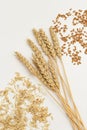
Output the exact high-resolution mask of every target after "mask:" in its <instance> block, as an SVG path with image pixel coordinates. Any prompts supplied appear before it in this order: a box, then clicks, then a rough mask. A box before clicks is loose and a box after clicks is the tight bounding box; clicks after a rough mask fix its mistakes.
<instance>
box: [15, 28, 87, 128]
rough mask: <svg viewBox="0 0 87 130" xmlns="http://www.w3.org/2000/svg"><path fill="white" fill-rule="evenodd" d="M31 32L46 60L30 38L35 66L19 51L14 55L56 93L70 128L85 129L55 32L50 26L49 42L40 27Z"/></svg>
mask: <svg viewBox="0 0 87 130" xmlns="http://www.w3.org/2000/svg"><path fill="white" fill-rule="evenodd" d="M33 33H34V36H35V37H36V39H37V41H38V44H39V45H40V47H41V48H42V50H43V52H44V53H45V54H46V55H47V56H48V61H46V60H45V58H44V57H43V55H42V52H41V51H40V50H39V49H38V47H37V46H36V45H35V44H34V43H33V42H32V40H30V39H28V40H27V42H28V44H29V46H30V47H31V49H32V50H33V53H34V54H33V56H32V61H33V64H34V66H35V67H33V66H32V65H31V64H30V63H29V61H28V60H27V59H26V58H25V57H23V56H22V55H21V54H20V53H18V52H16V56H17V57H18V59H19V60H20V61H21V62H22V63H23V64H24V65H25V66H26V67H27V68H28V70H29V71H30V72H31V73H32V74H33V75H35V76H36V77H37V78H38V79H39V80H40V81H41V82H42V83H43V84H44V85H45V86H46V87H47V88H49V89H50V90H51V91H53V93H54V94H56V96H57V97H58V100H59V102H60V104H61V105H62V109H63V110H64V111H65V113H66V114H67V116H68V118H69V120H70V122H71V124H72V128H73V129H74V130H86V128H85V126H84V124H83V121H82V119H81V117H80V114H79V112H78V109H77V107H76V105H75V103H74V100H73V97H72V93H71V90H70V86H69V83H68V80H67V76H66V72H65V68H64V64H63V62H62V56H61V49H60V45H59V41H58V39H57V36H56V34H55V33H54V31H53V29H52V27H50V35H51V38H52V41H53V43H51V42H50V41H49V39H48V37H47V36H46V34H45V32H44V31H43V30H42V29H40V30H39V31H36V30H35V29H34V30H33ZM56 56H57V57H58V58H59V59H60V62H61V64H62V68H63V71H64V74H65V76H64V77H62V75H61V73H60V69H59V66H58V64H57V58H56ZM59 79H60V80H59ZM64 79H65V80H64ZM60 84H62V89H63V90H64V94H65V96H63V95H62V93H61V91H60V88H61V85H60ZM67 95H68V97H69V99H70V101H71V103H72V104H73V107H74V110H73V107H71V105H70V104H69V102H68V98H67Z"/></svg>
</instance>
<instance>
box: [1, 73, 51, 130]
mask: <svg viewBox="0 0 87 130" xmlns="http://www.w3.org/2000/svg"><path fill="white" fill-rule="evenodd" d="M43 103H44V98H42V96H41V94H40V92H39V89H38V88H37V87H36V86H34V85H32V84H31V82H30V81H29V79H27V78H26V77H23V76H21V75H20V74H19V73H16V75H15V77H14V79H12V80H11V82H10V83H9V87H7V88H6V89H5V90H0V130H26V129H29V130H33V129H35V130H38V129H41V130H49V121H48V120H49V119H51V118H50V117H51V114H50V113H49V112H48V108H47V107H45V106H44V105H43Z"/></svg>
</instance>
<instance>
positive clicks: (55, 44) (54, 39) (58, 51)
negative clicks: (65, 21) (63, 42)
mask: <svg viewBox="0 0 87 130" xmlns="http://www.w3.org/2000/svg"><path fill="white" fill-rule="evenodd" d="M49 30H50V36H51V39H52V42H53V47H54V50H55V52H56V55H57V56H58V57H59V58H60V57H61V48H60V44H59V41H58V38H57V34H56V33H55V32H54V29H53V28H52V27H50V28H49Z"/></svg>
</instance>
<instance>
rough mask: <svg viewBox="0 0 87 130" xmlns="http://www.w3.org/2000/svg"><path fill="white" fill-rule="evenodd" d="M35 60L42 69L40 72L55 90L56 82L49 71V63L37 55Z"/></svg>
mask: <svg viewBox="0 0 87 130" xmlns="http://www.w3.org/2000/svg"><path fill="white" fill-rule="evenodd" d="M33 61H34V63H35V64H36V66H37V68H38V69H39V71H40V74H41V75H42V77H43V79H44V80H45V81H46V83H47V84H48V86H49V87H50V88H51V89H52V90H54V89H55V87H56V86H55V84H54V82H53V79H52V77H51V75H50V72H49V69H48V66H47V64H45V63H44V62H42V61H41V60H40V59H39V58H38V57H37V56H36V55H33Z"/></svg>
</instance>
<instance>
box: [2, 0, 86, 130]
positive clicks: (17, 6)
mask: <svg viewBox="0 0 87 130" xmlns="http://www.w3.org/2000/svg"><path fill="white" fill-rule="evenodd" d="M70 8H73V9H87V1H86V0H72V1H71V0H48V1H47V0H43V1H42V0H0V87H1V88H4V87H5V86H6V85H7V83H8V81H9V80H10V79H11V78H12V76H13V75H14V73H15V72H16V71H18V72H20V73H21V74H23V75H27V76H28V72H27V70H26V69H24V67H23V66H22V65H21V64H20V63H19V62H18V61H17V60H16V58H15V56H14V51H15V50H19V51H20V52H22V53H24V55H25V56H27V57H30V55H31V51H30V49H29V48H28V46H27V44H26V39H27V38H28V37H31V38H32V39H34V38H33V36H32V33H31V29H32V28H33V27H35V28H37V29H38V28H40V27H42V28H44V30H45V31H46V32H47V33H48V27H49V26H50V25H52V19H54V18H55V16H56V15H57V13H58V12H62V11H63V12H65V11H67V10H68V9H70ZM64 63H65V68H66V72H67V75H68V78H69V82H70V85H71V89H72V92H73V96H74V99H75V102H76V104H77V106H78V109H79V111H80V113H81V116H82V117H83V120H84V121H85V123H86V124H87V114H86V113H87V100H86V99H87V56H84V58H83V64H82V65H80V66H79V67H76V66H73V65H72V64H71V63H70V61H69V60H68V59H66V57H64ZM32 79H33V78H32ZM48 105H49V109H50V111H51V112H53V114H54V121H53V122H52V124H51V127H52V130H71V126H70V124H69V122H68V120H67V119H66V117H65V116H64V113H63V112H62V111H61V110H60V108H59V107H58V106H57V105H56V104H55V103H54V101H50V98H48Z"/></svg>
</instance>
